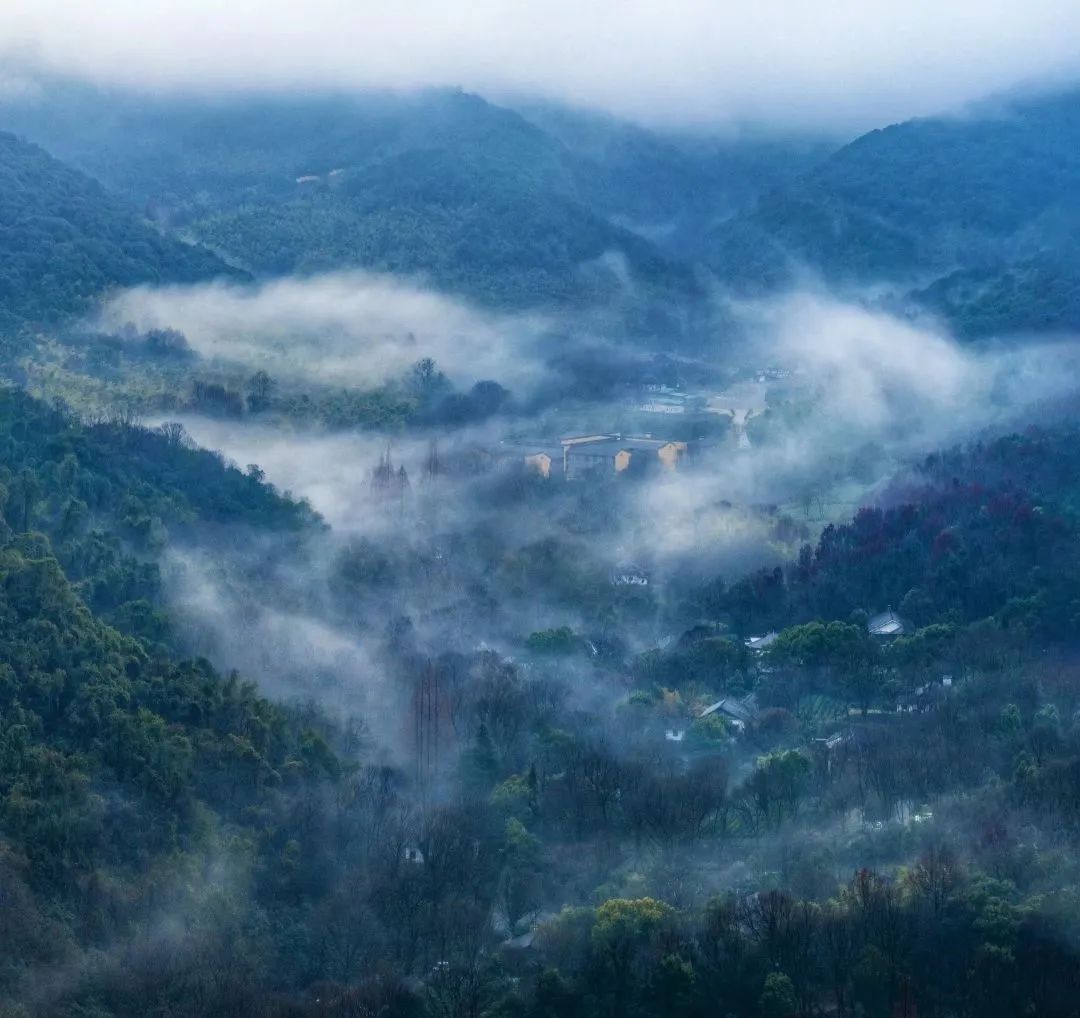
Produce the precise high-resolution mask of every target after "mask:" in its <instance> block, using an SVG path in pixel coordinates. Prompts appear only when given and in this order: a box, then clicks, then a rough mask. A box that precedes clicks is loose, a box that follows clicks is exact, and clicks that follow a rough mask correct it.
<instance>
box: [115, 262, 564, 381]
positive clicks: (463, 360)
mask: <svg viewBox="0 0 1080 1018" xmlns="http://www.w3.org/2000/svg"><path fill="white" fill-rule="evenodd" d="M128 323H131V324H133V325H134V326H135V327H136V329H137V330H139V331H140V332H145V331H147V330H149V329H155V328H162V327H170V328H174V329H179V330H180V331H181V332H183V333H184V335H185V337H186V338H187V340H188V343H189V344H190V346H191V348H192V349H193V350H195V351H196V352H197V353H198V354H200V355H201V356H203V357H205V358H208V359H214V358H219V359H222V360H227V361H232V362H234V363H241V364H247V365H254V366H257V367H259V368H262V369H264V370H266V371H269V372H270V373H271V374H273V375H291V376H294V377H296V378H299V379H304V380H308V381H317V382H320V383H323V384H335V385H342V386H354V387H365V386H366V387H373V386H377V385H381V384H383V383H385V382H388V381H391V380H394V379H397V378H400V377H401V376H402V375H403V374H404V373H405V372H406V371H407V370H408V368H409V367H410V365H412V364H413V363H415V362H416V361H417V360H419V359H420V358H423V357H432V358H434V359H435V360H436V361H437V362H438V364H439V366H440V368H441V369H442V370H443V371H444V372H445V373H446V374H448V375H449V377H450V378H451V380H452V381H455V382H461V381H468V382H470V383H471V382H474V381H476V380H477V379H482V378H497V379H500V380H505V383H506V384H507V385H509V386H511V387H512V388H518V389H521V388H531V387H533V386H536V385H538V384H540V383H541V382H542V381H543V380H544V377H545V369H544V367H543V363H542V359H541V358H542V356H543V349H542V337H543V334H544V331H545V329H546V328H547V327H548V324H549V323H548V322H547V321H546V320H545V319H544V318H543V317H542V316H540V315H525V314H522V315H508V314H496V313H492V312H485V311H482V310H479V309H477V308H474V307H471V306H469V305H468V304H466V303H465V302H463V301H460V300H456V299H454V298H451V297H448V296H445V295H443V294H440V293H437V292H435V291H433V290H431V289H427V288H423V287H421V286H420V285H418V284H416V283H413V282H410V281H407V280H402V279H397V278H394V277H391V276H381V275H376V274H371V273H364V272H339V273H331V274H327V275H321V276H314V277H307V278H301V277H287V278H283V279H276V280H271V281H268V282H264V283H259V284H251V285H240V284H229V283H213V284H207V285H200V286H175V287H164V288H155V287H138V288H136V289H131V290H125V291H122V292H120V293H119V294H117V295H115V296H114V297H113V298H112V299H111V300H109V301H108V303H106V305H105V306H104V307H103V308H102V310H101V312H100V315H99V316H98V318H97V321H96V323H95V324H96V326H97V327H98V328H101V329H104V330H106V331H118V330H120V329H121V328H122V327H123V326H124V325H126V324H128Z"/></svg>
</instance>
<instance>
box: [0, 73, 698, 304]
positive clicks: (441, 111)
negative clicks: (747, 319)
mask: <svg viewBox="0 0 1080 1018" xmlns="http://www.w3.org/2000/svg"><path fill="white" fill-rule="evenodd" d="M2 123H8V124H12V125H14V126H15V127H16V128H17V129H19V130H24V131H27V132H28V133H31V134H32V135H33V136H34V137H35V138H37V139H38V140H40V141H41V142H42V143H43V144H45V145H47V146H49V147H51V148H52V149H54V150H55V151H56V152H58V153H59V154H60V155H61V156H62V157H64V158H66V159H70V160H72V161H73V162H75V163H76V164H77V165H80V166H82V167H83V168H85V169H87V170H88V171H89V172H92V173H94V174H95V175H96V176H99V177H100V178H101V179H102V180H104V181H105V182H106V183H107V184H108V185H109V186H110V187H112V188H113V189H114V190H116V191H117V192H118V193H120V194H122V195H124V196H126V197H128V198H129V199H130V200H132V201H135V202H138V203H139V204H140V205H141V206H143V207H145V208H147V210H148V211H149V212H150V213H151V214H152V215H154V216H156V217H158V218H160V219H161V220H162V221H164V222H167V223H169V224H170V225H171V226H172V227H174V228H177V229H182V230H184V231H186V232H187V233H189V234H190V235H191V236H192V237H194V238H198V239H200V240H203V241H205V242H206V243H208V244H210V245H211V246H213V247H215V248H216V249H219V250H221V251H223V252H224V253H226V254H228V255H229V256H230V257H231V258H233V259H235V260H236V261H237V262H238V263H240V264H243V265H246V266H247V267H249V268H250V269H252V270H253V271H257V272H262V273H285V272H314V271H322V270H327V269H340V268H343V267H361V268H368V269H375V270H379V271H390V272H396V273H402V274H405V275H420V276H422V277H424V278H426V279H427V280H428V281H430V282H432V283H434V284H435V285H437V286H439V287H441V288H444V289H447V290H450V291H452V292H456V293H461V294H464V295H465V296H468V297H471V298H473V299H476V300H480V301H482V302H484V303H489V304H497V305H509V306H519V307H520V306H526V307H527V306H536V305H544V304H548V305H550V304H556V305H558V304H562V305H567V304H569V305H571V306H573V305H579V306H580V305H584V304H596V303H601V302H614V303H615V304H618V303H619V301H620V300H622V299H624V297H625V292H624V291H625V289H626V285H627V281H626V278H625V274H626V273H628V274H629V277H630V279H631V280H632V285H633V286H635V287H640V288H641V294H638V295H634V296H633V297H632V301H639V302H640V303H644V304H648V303H649V301H650V298H652V297H656V298H660V297H663V298H666V300H667V304H668V306H670V307H672V308H677V307H678V306H679V305H682V304H685V303H687V302H691V303H692V302H694V301H696V300H697V299H698V298H699V297H700V291H699V288H698V285H697V282H696V280H695V277H694V274H693V273H692V272H691V270H690V269H689V268H688V267H687V266H686V265H684V264H682V263H681V262H679V261H678V260H675V259H671V258H668V257H667V256H665V255H664V254H662V253H661V252H660V251H659V250H658V249H657V248H656V247H655V246H654V245H652V244H651V243H650V242H649V241H648V240H646V239H645V238H643V237H640V236H638V235H636V234H634V233H633V232H631V231H629V230H627V229H624V228H622V227H620V226H618V225H615V224H614V223H613V222H611V221H610V220H609V218H608V217H607V216H606V215H605V214H604V211H603V210H596V209H593V208H592V207H590V205H589V203H588V201H587V200H585V196H583V195H582V194H581V193H580V189H579V187H578V180H577V178H576V170H575V164H574V159H573V158H572V156H571V154H570V153H569V151H568V150H567V149H566V147H565V146H564V145H562V144H561V143H560V142H559V141H558V140H556V139H555V138H553V137H552V136H550V135H549V134H547V133H545V132H544V131H543V130H541V129H540V128H539V127H537V126H536V125H534V124H532V123H530V122H529V121H528V120H526V119H525V118H523V117H522V116H520V115H519V114H517V113H515V112H513V111H512V110H508V109H503V108H501V107H498V106H495V105H493V104H491V103H488V102H486V101H484V100H482V99H480V98H478V97H476V96H472V95H468V94H465V93H461V92H456V91H433V92H425V93H421V94H419V95H413V96H408V95H406V96H395V95H372V96H361V97H358V98H346V97H338V98H335V97H322V98H312V99H309V100H305V99H288V98H274V99H261V100H260V99H237V100H233V101H225V102H217V103H214V102H199V101H196V100H181V99H176V100H161V101H158V102H154V101H150V100H138V101H135V100H131V99H130V98H125V97H123V96H111V95H107V96H100V95H97V94H95V93H86V92H83V91H80V90H75V91H74V93H73V94H69V93H62V96H61V99H60V100H59V101H58V102H57V103H55V104H53V105H50V104H49V103H48V102H47V101H46V102H45V103H44V105H43V106H39V105H34V104H31V105H30V106H29V107H25V108H24V107H21V106H19V105H17V104H16V105H15V106H10V105H8V106H5V107H4V108H3V110H2V112H0V124H2ZM612 257H614V258H616V260H621V262H622V264H621V265H620V264H611V262H610V259H611V258H612ZM623 265H624V266H625V268H623ZM657 307H658V308H660V305H659V304H657ZM660 310H661V313H663V311H662V308H661V309H660ZM671 313H672V314H673V316H674V317H678V311H677V310H675V311H673V312H671Z"/></svg>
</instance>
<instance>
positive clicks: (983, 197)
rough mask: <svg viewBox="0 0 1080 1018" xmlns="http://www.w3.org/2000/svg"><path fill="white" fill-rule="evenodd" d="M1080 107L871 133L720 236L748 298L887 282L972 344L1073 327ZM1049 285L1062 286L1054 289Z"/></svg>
mask: <svg viewBox="0 0 1080 1018" xmlns="http://www.w3.org/2000/svg"><path fill="white" fill-rule="evenodd" d="M1078 214H1080V93H1077V92H1070V93H1066V94H1061V95H1055V96H1050V97H1040V98H1035V99H1026V100H1023V101H1015V102H1012V103H1009V104H1005V105H1001V104H999V105H997V106H994V107H984V108H982V109H979V110H976V111H973V112H972V113H971V114H970V115H968V116H965V117H952V118H945V117H939V118H931V119H923V120H913V121H909V122H907V123H903V124H897V125H894V126H892V127H888V128H885V129H882V130H877V131H872V132H870V133H869V134H866V135H864V136H862V137H861V138H858V139H856V140H855V141H853V142H852V143H851V144H849V145H846V146H845V147H843V148H842V149H840V150H839V151H837V152H836V153H834V154H833V155H832V156H830V157H829V158H827V159H825V160H824V161H823V162H822V163H820V164H819V165H818V166H816V167H815V168H813V169H812V170H810V171H809V172H808V173H805V174H803V175H802V176H801V177H799V178H798V179H797V180H796V181H794V182H791V183H789V184H787V185H784V186H781V187H778V188H774V189H773V190H771V191H769V192H768V193H767V194H764V195H762V196H761V197H759V198H758V199H757V201H756V202H755V203H754V205H753V207H752V208H750V209H748V210H746V211H745V212H743V213H742V214H740V215H739V216H737V217H735V218H734V219H732V220H731V221H729V222H727V223H725V224H722V225H721V226H720V227H718V228H717V229H716V230H715V231H714V233H713V236H712V238H711V245H710V247H711V250H710V252H709V255H708V261H709V263H710V265H711V266H712V268H713V269H714V271H715V272H716V273H717V275H718V276H719V277H720V279H721V280H722V281H724V282H725V283H726V284H727V285H729V286H730V287H731V288H732V289H733V290H735V291H737V292H742V293H762V292H768V291H770V290H772V289H775V288H777V287H780V286H784V285H787V284H789V283H791V282H792V281H793V280H794V279H795V278H796V277H797V275H798V274H799V272H800V271H803V270H809V271H810V272H811V273H812V274H814V275H817V276H819V277H820V278H821V279H823V280H824V281H825V282H826V283H828V284H831V285H834V286H841V287H843V286H863V285H866V284H875V283H882V282H888V283H892V284H896V285H899V286H900V287H901V289H904V290H910V291H913V294H912V295H913V298H914V299H915V301H916V302H918V303H920V304H921V305H922V306H924V307H929V308H930V309H931V310H936V311H939V312H941V313H943V314H945V315H946V316H947V317H948V318H949V319H950V321H952V322H953V323H954V324H956V325H958V326H959V327H960V329H961V331H964V332H965V333H966V334H969V335H980V334H985V333H986V332H988V331H1018V330H1025V329H1029V328H1046V327H1051V328H1056V327H1063V326H1066V325H1068V324H1069V323H1070V322H1075V320H1076V309H1077V305H1076V295H1075V291H1076V287H1077V281H1078V280H1080V251H1078V249H1077V246H1076V244H1075V242H1074V241H1073V240H1072V236H1073V231H1072V230H1071V227H1070V224H1072V223H1075V222H1076V220H1077V217H1078ZM1050 277H1052V278H1053V280H1054V281H1053V283H1052V284H1049V285H1048V286H1047V292H1046V293H1043V292H1041V291H1042V288H1043V286H1044V285H1047V284H1048V281H1049V279H1050Z"/></svg>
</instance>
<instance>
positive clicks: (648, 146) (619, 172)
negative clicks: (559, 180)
mask: <svg viewBox="0 0 1080 1018" xmlns="http://www.w3.org/2000/svg"><path fill="white" fill-rule="evenodd" d="M517 108H518V109H519V111H520V112H521V113H522V115H523V116H525V117H527V118H528V119H529V120H530V121H531V122H532V123H534V124H536V125H538V126H539V127H541V128H542V129H543V130H544V131H545V132H547V133H548V134H550V135H551V136H552V137H554V138H556V139H557V140H558V141H559V142H561V143H562V144H563V145H564V146H565V147H566V150H567V152H566V156H567V159H566V162H567V166H568V172H569V174H570V176H571V178H572V180H573V182H574V187H575V188H576V189H577V192H578V193H579V194H580V195H582V197H583V200H584V201H586V202H587V203H588V205H589V206H590V207H591V208H593V209H596V210H599V211H600V212H602V213H603V214H604V215H605V216H607V217H608V218H610V219H611V220H612V221H614V222H618V223H622V224H623V225H625V226H627V227H628V228H629V229H632V230H634V231H635V232H636V233H640V234H641V235H642V236H645V237H648V238H649V239H650V240H651V241H652V242H653V243H655V244H656V245H657V246H658V247H659V248H660V249H661V250H662V251H664V252H665V253H666V254H668V255H670V256H672V257H677V258H682V259H689V260H693V259H696V258H698V257H699V256H700V255H701V254H702V253H703V250H704V246H703V245H704V244H705V242H706V240H707V238H708V237H709V235H710V234H711V232H712V231H713V230H714V229H715V228H716V227H717V226H719V225H720V224H721V223H723V222H724V221H725V220H727V219H729V218H730V217H731V216H733V215H735V214H736V213H738V212H739V211H741V210H742V209H743V208H745V207H746V206H749V205H751V204H752V203H753V201H754V199H755V198H756V197H757V196H758V195H759V194H762V193H763V192H765V191H767V190H770V189H772V188H775V187H779V186H781V185H783V184H786V183H788V182H790V181H792V180H794V179H795V178H796V177H798V175H799V174H800V173H803V172H805V171H807V170H809V169H810V168H811V167H812V166H813V165H815V164H816V163H817V162H819V161H820V160H822V159H824V158H825V157H826V156H828V155H829V154H831V153H832V152H833V151H834V150H835V149H836V148H837V145H838V144H839V143H838V142H837V141H835V140H834V139H832V138H828V137H820V136H816V135H791V136H787V135H776V134H767V133H763V132H754V131H750V130H731V131H729V132H722V133H703V132H691V131H663V130H655V129H646V128H644V127H641V126H638V125H636V124H632V123H628V122H626V121H622V120H618V119H617V118H615V117H610V116H606V115H604V114H600V113H593V112H589V111H585V110H577V109H571V108H568V107H565V106H560V105H554V104H540V103H532V104H524V105H521V106H519V107H517Z"/></svg>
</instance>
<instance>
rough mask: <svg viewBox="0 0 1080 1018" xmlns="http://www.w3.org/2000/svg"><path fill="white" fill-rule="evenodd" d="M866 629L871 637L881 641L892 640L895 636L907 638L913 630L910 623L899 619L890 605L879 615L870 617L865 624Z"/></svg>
mask: <svg viewBox="0 0 1080 1018" xmlns="http://www.w3.org/2000/svg"><path fill="white" fill-rule="evenodd" d="M866 628H867V631H868V632H869V633H870V635H871V636H876V637H878V638H879V639H882V640H892V639H894V638H895V637H897V636H907V635H908V634H909V633H911V632H912V631H913V629H914V627H913V626H912V625H911V623H910V622H908V621H907V620H906V619H902V618H900V616H899V615H897V614H896V612H894V611H893V610H892V606H891V605H890V606H889V607H888V608H887V609H886V610H885V611H883V612H881V613H880V614H879V615H872V616H871V617H870V619H869V621H868V622H867V623H866Z"/></svg>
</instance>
